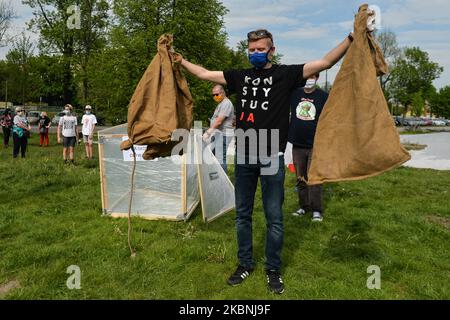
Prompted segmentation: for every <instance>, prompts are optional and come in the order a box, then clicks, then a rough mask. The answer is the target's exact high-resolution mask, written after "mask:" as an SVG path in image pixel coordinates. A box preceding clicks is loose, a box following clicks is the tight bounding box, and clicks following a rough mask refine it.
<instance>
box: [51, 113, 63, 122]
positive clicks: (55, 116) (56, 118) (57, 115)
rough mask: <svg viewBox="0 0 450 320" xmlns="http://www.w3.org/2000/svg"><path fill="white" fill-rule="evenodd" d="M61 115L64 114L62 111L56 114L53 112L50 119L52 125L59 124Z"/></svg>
mask: <svg viewBox="0 0 450 320" xmlns="http://www.w3.org/2000/svg"><path fill="white" fill-rule="evenodd" d="M63 116H64V112H58V113H57V114H55V115H54V116H53V119H52V124H53V125H58V124H59V119H60V118H61V117H63Z"/></svg>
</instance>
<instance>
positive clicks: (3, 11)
mask: <svg viewBox="0 0 450 320" xmlns="http://www.w3.org/2000/svg"><path fill="white" fill-rule="evenodd" d="M13 18H14V10H13V8H12V6H11V2H6V1H4V0H0V46H4V40H5V37H6V32H7V31H8V29H9V27H10V25H11V21H12V19H13Z"/></svg>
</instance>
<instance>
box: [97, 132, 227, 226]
mask: <svg viewBox="0 0 450 320" xmlns="http://www.w3.org/2000/svg"><path fill="white" fill-rule="evenodd" d="M98 136H99V161H100V172H101V195H102V207H103V213H104V214H106V215H110V216H112V217H127V216H128V209H129V201H130V195H131V190H132V188H131V174H132V168H133V164H134V161H133V152H132V151H131V149H130V150H124V151H122V150H121V149H120V144H121V143H122V142H123V141H126V140H127V139H128V136H127V124H123V125H119V126H116V127H113V128H109V129H106V130H102V131H99V133H98ZM188 136H189V138H188V141H187V146H186V147H185V152H184V154H183V155H182V156H179V155H174V156H170V157H160V158H156V159H153V160H144V159H143V158H142V154H143V153H144V152H145V150H146V148H147V146H146V145H143V146H139V145H135V146H134V149H135V153H136V169H135V177H134V190H133V199H132V206H131V214H132V215H133V216H139V217H141V218H144V219H149V220H158V219H165V220H173V221H183V220H184V221H185V220H187V219H189V217H190V216H191V215H192V213H193V212H194V210H195V209H196V207H197V206H198V205H199V203H201V208H202V213H203V220H204V221H205V222H210V221H212V220H214V219H216V218H218V217H220V216H221V215H223V214H225V213H226V212H228V211H230V210H232V209H233V208H234V186H233V184H232V183H231V181H230V180H229V178H228V176H227V175H226V173H225V172H224V171H223V169H222V168H221V166H220V164H219V162H218V161H217V159H216V157H215V156H214V155H213V154H212V152H211V150H210V148H209V146H208V145H206V144H205V143H203V141H202V136H201V133H200V134H198V133H197V134H195V130H191V131H190V134H188Z"/></svg>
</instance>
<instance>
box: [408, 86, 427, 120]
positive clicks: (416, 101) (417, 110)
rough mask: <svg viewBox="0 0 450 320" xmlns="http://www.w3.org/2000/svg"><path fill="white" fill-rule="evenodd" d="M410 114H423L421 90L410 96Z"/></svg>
mask: <svg viewBox="0 0 450 320" xmlns="http://www.w3.org/2000/svg"><path fill="white" fill-rule="evenodd" d="M411 106H412V114H413V116H415V117H420V116H421V115H422V114H423V111H424V106H425V100H424V99H423V97H422V92H416V93H414V94H413V95H412V97H411Z"/></svg>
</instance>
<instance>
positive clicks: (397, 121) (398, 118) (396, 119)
mask: <svg viewBox="0 0 450 320" xmlns="http://www.w3.org/2000/svg"><path fill="white" fill-rule="evenodd" d="M392 120H394V123H395V125H396V126H397V127H398V126H401V125H402V117H401V116H393V117H392Z"/></svg>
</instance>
